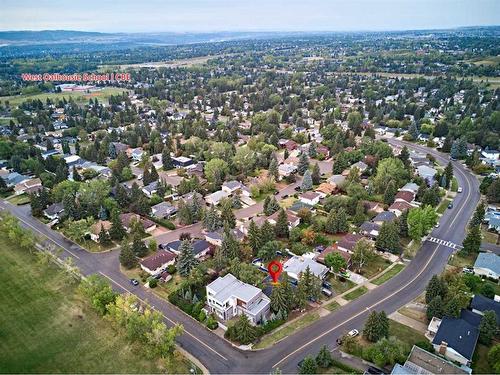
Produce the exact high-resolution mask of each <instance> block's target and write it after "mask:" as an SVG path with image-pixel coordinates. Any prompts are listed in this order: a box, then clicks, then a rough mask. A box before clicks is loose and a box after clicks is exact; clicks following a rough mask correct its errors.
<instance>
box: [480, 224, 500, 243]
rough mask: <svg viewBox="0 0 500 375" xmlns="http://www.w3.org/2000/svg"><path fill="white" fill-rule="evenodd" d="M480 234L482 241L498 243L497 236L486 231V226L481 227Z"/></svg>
mask: <svg viewBox="0 0 500 375" xmlns="http://www.w3.org/2000/svg"><path fill="white" fill-rule="evenodd" d="M481 232H482V234H483V241H484V242H488V243H492V244H496V243H497V241H498V234H496V233H494V232H490V231H488V227H487V226H486V225H481Z"/></svg>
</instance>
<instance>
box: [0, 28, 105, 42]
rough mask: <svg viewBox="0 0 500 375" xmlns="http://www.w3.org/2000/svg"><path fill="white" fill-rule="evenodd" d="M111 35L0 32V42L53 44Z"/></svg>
mask: <svg viewBox="0 0 500 375" xmlns="http://www.w3.org/2000/svg"><path fill="white" fill-rule="evenodd" d="M107 36H112V34H105V33H98V32H86V31H72V30H42V31H31V30H26V31H0V40H3V41H11V42H19V41H32V42H50V41H52V42H55V41H66V40H68V39H81V38H95V37H107Z"/></svg>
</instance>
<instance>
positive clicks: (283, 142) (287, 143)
mask: <svg viewBox="0 0 500 375" xmlns="http://www.w3.org/2000/svg"><path fill="white" fill-rule="evenodd" d="M278 144H279V145H280V147H281V148H286V149H287V150H288V151H293V150H295V149H296V148H297V147H299V145H298V144H297V142H295V141H292V140H291V139H280V140H279V142H278Z"/></svg>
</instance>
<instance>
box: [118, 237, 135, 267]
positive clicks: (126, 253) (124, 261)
mask: <svg viewBox="0 0 500 375" xmlns="http://www.w3.org/2000/svg"><path fill="white" fill-rule="evenodd" d="M120 264H121V265H122V266H123V267H125V268H127V269H131V268H134V267H135V266H137V258H136V257H135V255H134V252H133V251H132V248H131V247H130V244H129V243H128V241H127V240H125V241H123V242H122V246H121V250H120Z"/></svg>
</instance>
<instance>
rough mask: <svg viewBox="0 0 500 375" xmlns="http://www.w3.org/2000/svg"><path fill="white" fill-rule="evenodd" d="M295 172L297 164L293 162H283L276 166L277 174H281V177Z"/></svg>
mask: <svg viewBox="0 0 500 375" xmlns="http://www.w3.org/2000/svg"><path fill="white" fill-rule="evenodd" d="M295 172H297V166H295V165H293V164H287V163H284V164H280V165H279V166H278V174H279V175H280V176H281V178H283V177H288V176H290V175H291V174H294V173H295Z"/></svg>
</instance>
